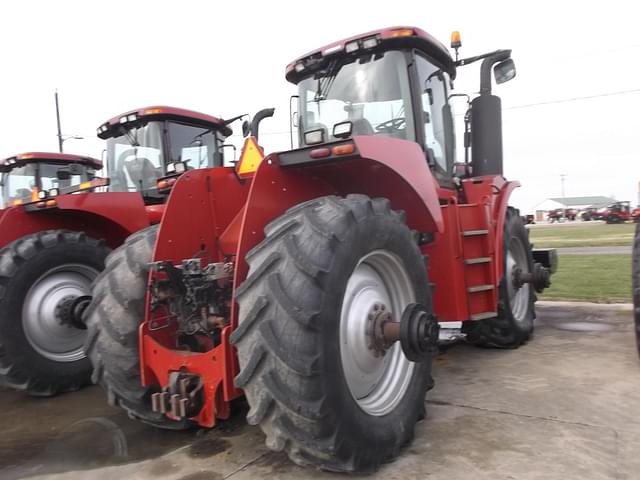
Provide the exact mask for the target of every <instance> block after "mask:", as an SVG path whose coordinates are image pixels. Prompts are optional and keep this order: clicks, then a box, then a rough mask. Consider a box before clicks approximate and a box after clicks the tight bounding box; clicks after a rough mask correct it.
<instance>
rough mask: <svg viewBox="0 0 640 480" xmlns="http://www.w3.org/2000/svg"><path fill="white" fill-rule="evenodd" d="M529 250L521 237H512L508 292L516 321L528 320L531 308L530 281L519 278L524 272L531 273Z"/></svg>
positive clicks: (507, 272) (508, 267)
mask: <svg viewBox="0 0 640 480" xmlns="http://www.w3.org/2000/svg"><path fill="white" fill-rule="evenodd" d="M527 255H528V254H527V250H526V248H525V246H524V245H523V244H522V242H521V241H520V239H518V238H516V237H512V238H511V240H510V241H509V249H508V250H507V259H506V260H507V262H506V263H507V265H506V266H507V271H506V274H507V279H508V282H507V293H508V295H509V306H510V308H511V314H512V316H513V318H514V320H515V321H517V322H523V321H525V320H526V317H527V311H528V310H529V297H530V292H529V289H530V288H531V284H530V283H523V282H521V281H520V280H519V278H520V277H521V276H522V275H523V274H525V275H526V274H529V273H531V270H530V269H529V262H528V256H527Z"/></svg>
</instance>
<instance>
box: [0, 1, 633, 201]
mask: <svg viewBox="0 0 640 480" xmlns="http://www.w3.org/2000/svg"><path fill="white" fill-rule="evenodd" d="M638 10H640V7H637V6H635V2H624V1H618V0H613V1H608V2H602V1H598V2H589V1H587V2H580V3H578V2H566V4H565V3H563V2H560V1H557V0H556V1H554V2H551V1H546V0H544V1H537V2H513V1H510V2H499V1H488V2H478V1H462V0H459V1H456V2H446V1H439V2H435V1H424V0H423V1H403V0H395V1H393V2H389V1H386V2H376V1H371V0H369V1H363V2H355V1H354V2H348V1H345V0H342V1H333V0H324V1H322V2H302V1H296V2H275V1H273V2H264V1H262V2H254V1H243V2H212V1H189V0H181V1H179V2H176V1H155V2H154V1H136V2H133V1H131V0H130V1H120V0H116V1H110V2H87V1H64V0H58V1H55V2H51V1H29V0H21V1H20V2H1V3H0V45H1V47H0V65H2V67H3V68H2V80H1V82H0V86H1V88H0V108H1V111H2V115H0V132H2V133H1V134H0V157H6V156H9V155H12V154H14V153H18V152H21V151H28V150H50V151H56V149H57V139H56V136H55V134H56V124H55V108H54V102H53V94H54V90H55V88H58V91H59V94H60V101H61V113H62V128H63V133H65V134H79V135H83V136H85V137H87V138H86V139H85V140H69V141H67V142H66V143H65V151H67V152H71V153H85V154H91V155H93V156H98V157H99V156H100V152H101V150H102V142H101V141H100V140H99V139H97V138H96V137H95V129H96V127H97V126H98V125H100V124H101V123H102V122H104V121H105V120H107V119H108V118H110V117H112V116H115V115H117V114H119V113H122V112H124V111H126V110H130V109H132V108H137V107H143V106H147V105H152V104H166V105H173V106H179V107H183V108H189V109H193V110H198V111H202V112H205V113H209V114H213V115H219V116H224V117H231V116H235V115H237V114H240V113H253V112H255V111H257V110H259V109H261V108H264V107H270V106H273V107H276V111H277V114H276V117H274V118H273V119H271V120H267V121H265V122H264V123H263V125H262V131H263V133H264V135H263V137H262V141H261V143H262V144H263V145H264V146H265V149H266V150H267V151H274V150H280V149H286V148H288V145H289V135H288V133H286V132H287V131H288V128H289V120H288V115H289V114H288V104H289V96H290V95H291V94H293V93H294V92H295V89H294V88H293V86H291V85H290V84H288V83H287V82H286V81H285V80H284V68H285V66H286V64H287V63H288V62H290V61H291V60H293V59H294V58H296V57H297V56H299V55H301V54H304V53H306V52H307V51H309V50H312V49H314V48H318V47H321V46H323V45H325V44H327V43H330V42H332V41H334V40H339V39H341V38H344V37H347V36H351V35H355V34H358V33H362V32H365V31H367V30H371V29H375V28H380V27H385V26H392V25H415V26H418V27H420V28H423V29H424V30H426V31H428V32H430V33H431V34H433V35H434V36H436V37H437V38H439V39H440V40H441V41H442V42H443V43H445V44H447V45H448V42H449V35H450V32H451V31H452V30H460V31H461V33H462V42H463V46H462V51H461V54H462V56H470V55H474V54H477V53H483V52H485V51H488V50H493V49H497V48H511V49H513V58H514V60H515V61H516V65H517V69H518V75H517V77H516V78H515V79H514V80H513V81H512V82H510V83H508V84H504V85H501V86H499V87H497V88H496V89H495V90H494V92H495V93H497V94H499V95H500V96H501V97H502V100H503V108H504V109H505V111H504V118H503V126H504V148H505V174H506V176H507V177H508V178H509V179H513V180H520V181H521V183H522V184H523V187H522V188H520V189H519V191H518V192H517V193H516V194H515V195H514V197H513V202H512V203H513V204H514V205H515V206H517V207H519V208H521V209H522V210H523V211H526V212H528V211H529V210H530V209H531V208H532V207H533V206H534V205H535V204H536V203H538V202H540V201H541V200H543V199H544V198H546V197H553V196H560V193H561V192H560V174H566V175H567V177H566V180H565V191H566V195H567V196H569V195H571V196H577V195H612V196H615V197H616V198H618V199H620V200H631V201H632V202H633V203H636V202H637V200H638V194H637V190H638V182H640V162H639V158H638V153H637V151H636V148H635V143H634V142H633V141H632V140H633V139H634V138H637V136H638V135H637V134H636V132H635V129H636V128H638V122H637V120H636V116H637V115H638V112H639V111H640V108H639V107H640V65H639V63H638V61H637V58H638V56H639V54H640V37H638V34H637V31H638V30H637V20H638V18H640V15H639V14H640V12H639V11H638ZM455 86H456V90H457V91H458V92H460V93H462V92H464V93H474V92H476V91H477V90H478V88H479V75H478V71H477V69H476V68H474V67H469V68H468V69H462V70H460V72H459V75H458V80H457V81H456V84H455ZM633 90H636V91H635V92H630V93H626V94H620V95H613V96H605V97H598V98H592V99H583V100H576V101H568V102H560V103H550V104H547V105H538V106H528V107H526V105H531V104H537V103H541V102H555V101H557V100H566V99H570V98H575V97H585V96H593V95H601V94H606V93H614V92H621V91H633ZM456 108H457V111H458V113H462V112H463V105H462V104H457V105H456ZM236 130H239V128H238V127H236ZM278 132H285V133H278ZM460 133H461V132H460V130H459V131H458V139H459V140H460V139H461V134H460ZM234 140H235V141H236V143H237V144H238V145H240V144H241V139H239V138H235V139H234ZM523 213H524V212H523Z"/></svg>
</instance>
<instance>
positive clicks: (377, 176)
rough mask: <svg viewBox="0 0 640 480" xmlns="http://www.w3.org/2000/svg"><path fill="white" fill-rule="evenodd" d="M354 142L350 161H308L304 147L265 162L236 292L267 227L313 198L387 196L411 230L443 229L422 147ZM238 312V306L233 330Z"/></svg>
mask: <svg viewBox="0 0 640 480" xmlns="http://www.w3.org/2000/svg"><path fill="white" fill-rule="evenodd" d="M352 141H353V143H354V145H355V151H354V153H353V154H352V155H349V156H347V157H336V158H330V159H327V160H324V161H314V159H313V158H311V157H310V152H311V151H312V150H313V148H305V149H299V150H294V151H290V152H284V153H280V154H271V155H269V156H268V157H266V158H265V159H264V160H263V161H262V163H261V164H260V167H259V168H258V170H257V172H256V174H255V176H254V178H253V183H252V185H251V189H250V190H249V195H248V197H247V202H246V207H245V209H244V213H243V217H242V221H241V227H240V233H239V242H238V246H237V253H236V269H235V277H234V288H237V287H238V286H239V285H240V284H242V282H243V281H244V279H245V278H246V276H247V272H248V266H247V264H246V262H245V256H246V254H247V252H249V250H251V249H252V248H253V247H255V246H256V245H258V243H260V242H261V241H262V240H263V239H264V229H265V227H266V225H267V224H268V223H269V222H271V221H273V220H275V219H276V218H278V217H279V216H281V215H282V214H283V213H284V212H285V211H287V209H289V208H292V207H294V206H295V205H298V204H301V203H303V202H306V201H308V200H312V199H314V198H318V197H322V196H326V195H337V196H347V195H349V194H364V195H368V196H370V197H384V198H387V199H388V200H389V201H390V202H391V206H392V208H394V209H396V210H403V211H404V212H405V213H406V218H407V225H408V226H409V227H410V228H412V229H414V230H417V231H420V232H436V231H437V232H442V231H443V229H444V222H443V218H442V212H441V209H440V204H439V200H438V193H437V182H436V181H435V179H434V177H433V175H432V174H431V171H430V169H429V166H428V164H427V162H426V159H425V155H424V152H423V151H422V149H421V148H420V147H419V145H417V144H416V143H415V142H409V141H406V140H401V139H395V138H389V137H373V136H355V137H353V138H352ZM342 143H344V142H342ZM323 147H324V146H323ZM236 308H237V307H236V305H235V303H234V305H233V310H232V315H231V316H232V323H233V326H234V327H235V321H236V319H237V312H236V310H235V309H236Z"/></svg>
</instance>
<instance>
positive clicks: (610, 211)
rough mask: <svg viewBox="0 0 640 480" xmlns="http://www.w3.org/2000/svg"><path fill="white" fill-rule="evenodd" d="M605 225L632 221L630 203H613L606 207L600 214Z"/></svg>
mask: <svg viewBox="0 0 640 480" xmlns="http://www.w3.org/2000/svg"><path fill="white" fill-rule="evenodd" d="M602 218H603V219H604V220H606V222H607V223H624V222H628V221H629V220H632V217H631V202H615V203H612V204H611V205H609V206H608V207H607V209H606V210H605V211H604V213H603V214H602Z"/></svg>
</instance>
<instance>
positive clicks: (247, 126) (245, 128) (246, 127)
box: [242, 120, 251, 137]
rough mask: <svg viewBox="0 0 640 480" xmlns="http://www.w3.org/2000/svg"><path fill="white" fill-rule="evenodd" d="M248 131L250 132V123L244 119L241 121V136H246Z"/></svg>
mask: <svg viewBox="0 0 640 480" xmlns="http://www.w3.org/2000/svg"><path fill="white" fill-rule="evenodd" d="M249 133H251V125H250V124H249V121H248V120H245V121H244V122H242V136H243V137H246V136H248V135H249Z"/></svg>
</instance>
